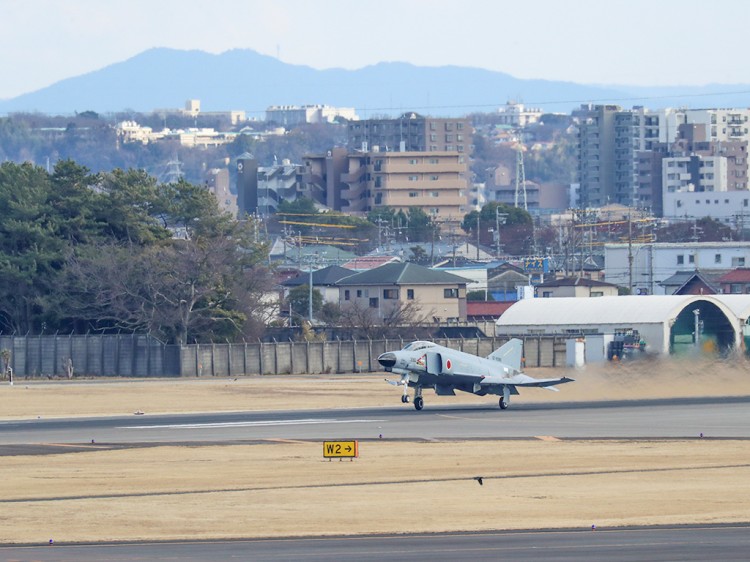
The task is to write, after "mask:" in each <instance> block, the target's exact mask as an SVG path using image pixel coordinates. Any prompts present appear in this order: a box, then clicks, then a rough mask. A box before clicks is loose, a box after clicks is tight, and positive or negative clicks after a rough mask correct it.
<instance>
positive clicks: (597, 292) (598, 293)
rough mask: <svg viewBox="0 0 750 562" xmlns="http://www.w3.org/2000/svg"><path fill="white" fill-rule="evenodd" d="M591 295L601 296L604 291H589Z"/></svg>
mask: <svg viewBox="0 0 750 562" xmlns="http://www.w3.org/2000/svg"><path fill="white" fill-rule="evenodd" d="M591 296H592V297H603V296H604V291H591Z"/></svg>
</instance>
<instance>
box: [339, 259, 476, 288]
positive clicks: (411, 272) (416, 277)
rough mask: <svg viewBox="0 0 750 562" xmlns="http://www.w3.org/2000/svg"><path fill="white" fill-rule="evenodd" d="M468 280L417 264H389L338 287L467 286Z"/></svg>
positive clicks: (359, 275) (351, 278) (366, 272)
mask: <svg viewBox="0 0 750 562" xmlns="http://www.w3.org/2000/svg"><path fill="white" fill-rule="evenodd" d="M466 283H467V280H466V279H464V278H463V277H459V276H458V275H453V274H452V273H446V272H444V271H438V270H436V269H429V268H427V267H423V266H421V265H417V264H415V263H388V264H386V265H381V266H380V267H376V268H375V269H369V270H367V271H362V272H360V273H355V274H354V275H351V276H349V277H346V278H344V279H342V280H341V281H339V282H338V283H337V285H340V286H343V285H466Z"/></svg>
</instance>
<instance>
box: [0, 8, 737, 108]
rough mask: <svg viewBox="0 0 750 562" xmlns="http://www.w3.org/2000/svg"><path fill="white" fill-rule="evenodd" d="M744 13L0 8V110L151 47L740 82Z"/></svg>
mask: <svg viewBox="0 0 750 562" xmlns="http://www.w3.org/2000/svg"><path fill="white" fill-rule="evenodd" d="M749 19H750V2H748V1H747V0H598V1H595V0H555V1H552V0H534V1H533V2H521V1H518V0H516V1H514V2H510V1H506V0H460V1H455V0H453V1H447V0H377V1H373V0H359V1H357V0H211V1H209V2H194V1H193V0H148V1H147V0H127V1H121V0H0V75H1V76H2V77H3V79H2V80H1V81H0V99H2V98H9V97H13V96H16V95H19V94H22V93H25V92H29V91H33V90H37V89H39V88H42V87H44V86H47V85H49V84H52V83H54V82H57V81H58V80H61V79H64V78H68V77H71V76H77V75H79V74H83V73H86V72H90V71H92V70H97V69H99V68H102V67H104V66H107V65H109V64H112V63H115V62H119V61H122V60H125V59H127V58H130V57H132V56H134V55H136V54H138V53H140V52H142V51H144V50H146V49H148V48H151V47H173V48H178V49H198V50H203V51H208V52H212V53H219V52H223V51H226V50H228V49H233V48H249V49H254V50H256V51H259V52H261V53H263V54H267V55H271V56H277V55H278V56H279V57H280V58H281V60H283V61H285V62H288V63H294V64H303V65H308V66H312V67H314V68H330V67H343V68H359V67H362V66H366V65H369V64H375V63H377V62H381V61H404V62H411V63H414V64H418V65H425V66H440V65H459V66H475V67H481V68H486V69H490V70H497V71H501V72H507V73H509V74H511V75H513V76H516V77H518V78H544V79H550V80H569V81H572V82H579V83H586V84H628V85H648V86H661V85H670V86H679V85H703V84H711V83H721V84H738V83H748V82H750V72H749V71H750V62H749V61H748V48H747V43H746V37H747V34H746V31H747V21H748V20H749Z"/></svg>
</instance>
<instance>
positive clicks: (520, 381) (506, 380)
mask: <svg viewBox="0 0 750 562" xmlns="http://www.w3.org/2000/svg"><path fill="white" fill-rule="evenodd" d="M574 380H575V379H570V378H568V377H561V378H559V379H535V378H534V377H530V376H528V375H524V374H523V373H519V374H517V375H513V376H512V377H501V376H494V375H493V376H489V377H485V378H484V379H482V382H481V383H480V384H482V385H488V386H491V385H496V384H507V385H513V386H529V387H533V386H536V387H541V388H548V389H549V390H557V389H556V388H551V387H553V386H555V385H557V384H564V383H566V382H573V381H574Z"/></svg>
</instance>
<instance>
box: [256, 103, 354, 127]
mask: <svg viewBox="0 0 750 562" xmlns="http://www.w3.org/2000/svg"><path fill="white" fill-rule="evenodd" d="M337 119H346V120H348V121H356V120H358V119H359V116H358V115H357V112H356V111H355V110H354V108H353V107H331V106H328V105H272V106H270V107H269V108H267V109H266V121H273V122H274V123H278V124H280V125H284V126H285V127H288V126H295V125H303V124H305V123H333V122H334V121H336V120H337Z"/></svg>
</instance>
